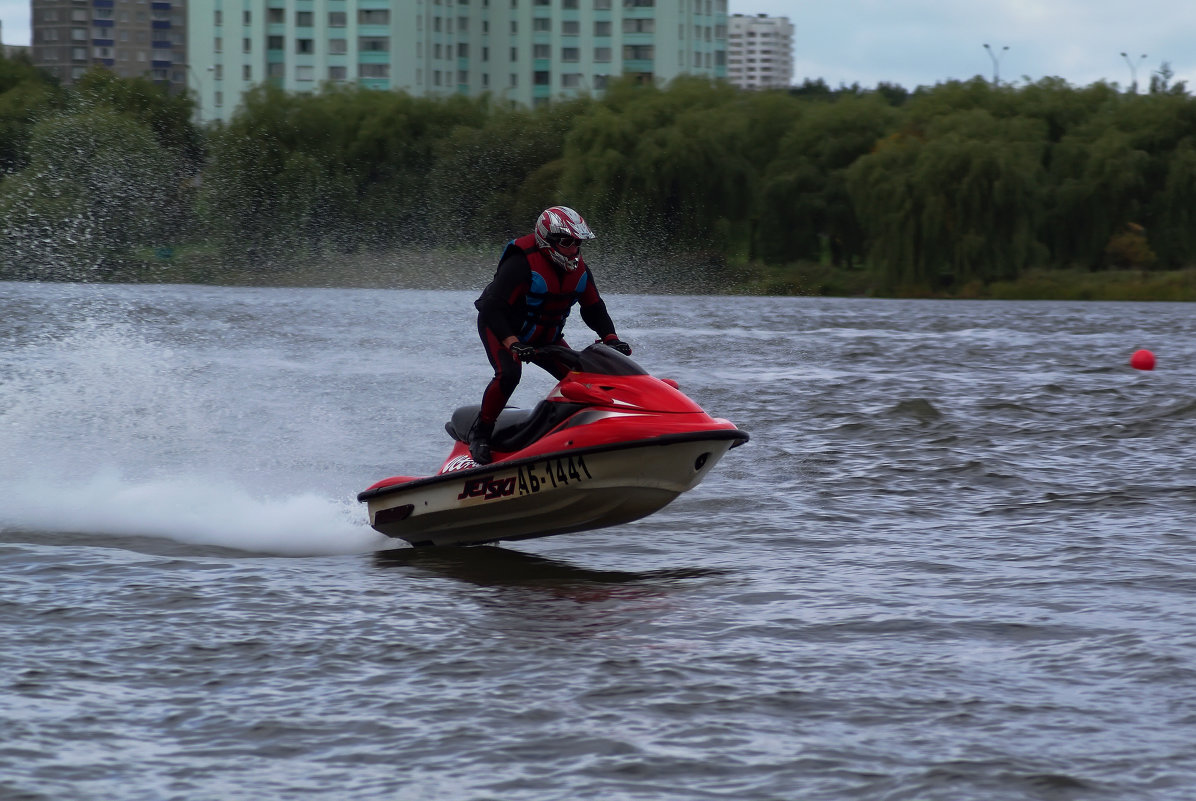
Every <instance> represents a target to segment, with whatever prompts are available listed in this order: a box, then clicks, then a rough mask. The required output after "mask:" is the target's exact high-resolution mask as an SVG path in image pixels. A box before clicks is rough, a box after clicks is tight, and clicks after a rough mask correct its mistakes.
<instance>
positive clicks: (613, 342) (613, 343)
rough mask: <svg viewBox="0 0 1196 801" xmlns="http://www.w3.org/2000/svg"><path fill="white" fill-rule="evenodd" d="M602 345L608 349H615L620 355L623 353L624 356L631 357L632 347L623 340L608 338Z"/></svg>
mask: <svg viewBox="0 0 1196 801" xmlns="http://www.w3.org/2000/svg"><path fill="white" fill-rule="evenodd" d="M602 344H603V345H606V346H607V347H608V348H614V349H615V350H617V351H618V352H619V353H622V354H623V355H624V356H630V355H631V346H630V345H628V344H627V343H626V342H624V341H623V340H621V339H619V338H618V337H608V338H606V339H604V340H602Z"/></svg>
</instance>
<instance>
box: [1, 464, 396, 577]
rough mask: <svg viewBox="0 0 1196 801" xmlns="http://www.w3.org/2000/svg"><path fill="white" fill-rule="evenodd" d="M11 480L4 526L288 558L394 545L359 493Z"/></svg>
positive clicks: (112, 475) (104, 478)
mask: <svg viewBox="0 0 1196 801" xmlns="http://www.w3.org/2000/svg"><path fill="white" fill-rule="evenodd" d="M3 483H4V484H6V485H7V486H0V497H4V499H5V500H4V502H3V503H2V504H0V526H13V527H16V528H23V529H31V530H35V531H55V532H60V531H71V532H86V533H94V534H112V535H134V536H147V537H163V538H167V539H172V540H176V541H178V542H186V543H190V544H196V545H217V546H222V547H227V548H237V549H241V550H246V551H253V552H257V553H273V554H280V555H286V556H315V555H326V554H347V553H363V552H368V551H373V550H377V549H378V548H379V547H382V546H383V545H384V544H386V543H388V542H390V540H388V539H387V538H386V537H384V536H382V535H381V534H378V533H377V532H376V531H374V530H373V529H371V528H369V526H368V525H367V523H366V519H365V510H364V509H363V508H362V506H361V505H360V504H358V503H357V502H356V500H355V499H352V498H345V499H343V500H335V499H330V498H326V497H320V496H318V495H316V494H314V493H304V494H296V495H280V496H277V497H258V496H255V495H253V494H251V493H250V492H248V491H246V490H245V489H243V488H241V487H239V486H236V485H234V484H232V483H229V482H222V481H219V480H213V479H194V480H191V479H178V478H175V479H168V480H145V481H133V480H128V479H125V478H122V476H121V475H120V474H119V473H118V472H117V471H115V470H108V471H103V472H100V473H98V474H96V475H94V476H92V477H91V478H90V479H85V480H83V481H79V480H74V481H63V480H57V481H53V482H50V481H46V480H37V479H22V480H19V481H16V482H14V481H13V480H12V479H8V480H5V481H4V482H3Z"/></svg>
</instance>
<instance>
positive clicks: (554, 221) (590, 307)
mask: <svg viewBox="0 0 1196 801" xmlns="http://www.w3.org/2000/svg"><path fill="white" fill-rule="evenodd" d="M593 238H594V232H593V231H591V230H590V227H589V226H588V225H586V221H585V220H583V219H582V218H581V215H580V214H578V213H577V212H576V211H574V210H573V209H570V208H566V207H565V206H553V207H552V208H550V209H545V210H544V211H543V212H541V213H540V216H539V218H538V219H537V220H536V228H535V231H534V232H533V233H530V234H528V235H526V236H522V237H519V238H518V239H513V240H511V241H510V242H508V243H507V246H506V249H504V250H503V253H502V257H501V258H500V259H499V262H498V270H497V271H496V272H495V273H494V280H493V281H491V282H490V284H489V286H487V287H486V289H485V290H484V291H483V292H482V296H481V297H480V298H478V299H477V301H476V302H475V303H474V304H473V305H474V307H475V308H477V310H478V333H479V334H480V335H481V337H482V344H483V345H484V346H485V347H486V356H487V357H488V358H489V359H490V364H491V366H492V367H494V377H493V378H492V379H490V383H489V384H488V385H487V386H486V391H485V393H484V394H483V395H482V409H481V412H480V413H479V414H478V419H477V421H476V422H475V423H474V424H473V428H472V429H470V432H469V453H470V455H471V456H472V457H473V460H474V461H475V462H477V463H478V464H487V463H488V462H490V460H491V454H490V436H491V435H492V434H493V433H494V422H495V421H496V420H497V419H498V413H499V412H501V411H502V409H503V407H504V406H505V405H506V403H507V401H508V400H509V399H510V397H511V394H512V393H513V392H514V391H515V387H517V386H518V385H519V379H520V378H521V377H522V375H523V366H522V365H521V364H520V362H532V363H533V364H535V365H537V366H539V367H542V368H543V369H545V370H547V371H548V372H549V373H551V374H552V375H553V377H554V378H557V379H561V378H564V376H565V374H566V373H567V372H568V368H567V367H565V366H564V365H562V364H560V363H558V362H557V361H555V360H554V359H552V358H551V356H545V355H542V354H539V353H537V351H536V348H537V347H539V346H543V345H565V346H566V347H568V345H566V343H565V340H564V339H562V337H561V333H562V330H563V329H564V327H565V320H566V318H568V316H569V312H570V310H572V308H573V304H574V303H579V304H580V305H581V319H582V320H583V321H584V322H585V324H586V325H588V326H589V327H590V328H592V329H594V331H595V333H597V334H598V336H600V337H601V338H602V342H604V343H606V344H607V345H609V346H610V347H612V348H614V349H615V350H617V351H619V352H620V353H623V354H625V355H627V356H630V355H631V346H630V345H628V344H627V343H626V342H623V341H622V340H620V339H619V338H618V336H616V335H615V326H614V323H612V322H611V319H610V315H609V314H608V313H607V311H606V303H604V302H603V300H602V297H601V296H600V295H599V294H598V287H597V286H596V285H595V284H594V276H593V275H592V274H591V273H590V268H589V267H587V266H586V263H585V260H584V259H582V257H581V243H582V242H584V241H585V240H587V239H593Z"/></svg>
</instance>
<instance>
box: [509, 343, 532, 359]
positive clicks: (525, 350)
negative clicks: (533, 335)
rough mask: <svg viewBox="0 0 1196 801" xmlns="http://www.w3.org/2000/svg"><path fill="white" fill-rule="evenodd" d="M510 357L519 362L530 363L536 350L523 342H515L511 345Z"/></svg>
mask: <svg viewBox="0 0 1196 801" xmlns="http://www.w3.org/2000/svg"><path fill="white" fill-rule="evenodd" d="M511 355H512V356H514V357H515V358H516V359H518V360H519V361H521V362H530V361H531V360H532V358H533V357H534V356H535V355H536V349H535V348H533V347H532V346H531V345H528V344H526V343H524V342H516V343H514V344H512V345H511Z"/></svg>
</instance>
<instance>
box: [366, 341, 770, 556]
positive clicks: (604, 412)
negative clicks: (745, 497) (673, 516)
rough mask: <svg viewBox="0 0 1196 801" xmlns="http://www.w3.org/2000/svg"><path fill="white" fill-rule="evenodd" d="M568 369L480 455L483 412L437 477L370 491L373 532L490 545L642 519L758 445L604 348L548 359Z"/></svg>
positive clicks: (504, 419) (466, 412) (504, 423)
mask: <svg viewBox="0 0 1196 801" xmlns="http://www.w3.org/2000/svg"><path fill="white" fill-rule="evenodd" d="M538 352H539V353H540V354H542V355H546V356H550V357H551V358H553V359H555V360H557V361H558V362H560V363H562V364H563V365H564V366H566V367H567V368H568V370H569V372H568V374H567V375H566V376H565V377H564V378H562V379H561V380H560V381H559V382H558V383H557V384H556V386H555V387H553V388H552V390H551V391H550V392H549V393H548V396H547V397H546V398H545V399H544V400H542V401H540V402H539V403H538V404H537V405H536V406H535V408H533V409H513V408H507V409H504V410H503V411H502V413H501V414H500V415H499V418H498V421H497V422H496V423H495V426H494V433H493V435H492V436H491V439H490V444H491V450H492V452H493V456H494V459H493V461H492V462H490V463H489V464H485V465H479V464H477V463H475V462H474V460H473V459H472V458H471V457H470V455H469V430H470V428H471V427H472V426H473V424H474V421H475V420H476V419H477V416H478V413H479V411H480V410H481V407H480V406H463V407H461V408H459V409H457V410H456V411H455V412H454V413H453V415H452V419H450V420H449V421H448V422H447V423H446V424H445V430H446V431H447V432H448V434H449V436H450V437H452V439H453V448H452V451H451V452H450V453H449V455H448V458H447V459H445V461H444V464H442V465H441V467H440V470H439V471H438V472H437V473H436V475H433V476H424V477H417V476H393V477H391V478H385V479H383V480H381V481H379V482H377V483H376V484H374V485H373V486H371V487H369V488H368V489H366V490H364V491H363V492H361V493H359V494H358V496H357V500H358V501H361V502H362V503H365V504H367V507H368V510H369V517H370V525H371V526H372V527H373V528H374V529H376V530H377V531H380V532H381V533H383V534H385V535H386V536H388V537H394V538H397V539H402V540H406V541H407V542H409V543H411V544H412V545H415V546H427V545H437V546H439V545H480V544H482V543H487V542H498V541H500V540H508V541H509V540H524V539H531V538H533V537H547V536H551V535H555V534H566V533H569V532H575V531H587V530H590V529H596V528H602V527H605V526H614V525H619V524H622V523H628V522H631V521H632V520H638V519H640V518H641V517H644V516H646V515H650V514H652V513H653V512H656V511H658V510H660V509H661V508H663V507H664V506H665V505H666V504H668V503H669V502H670V501H672V500H673V499H674V498H676V497H677V496H678V495H680V494H681V493H683V492H685V491H687V490H691V489H693V488H694V487H695V486H697V485H698V483H699V482H700V481H701V480H702V479H703V478H705V477H706V475H707V474H708V473H709V472H710V470H711V469H712V468H713V467H714V465H715V464H716V463H717V462H718V460H719V459H721V458H722V457H723V455H724V454H725V453H726V452H727V451H728V450H730V449H731V448H734V447H736V446H739V445H742V444H743V443H745V442H747V441H748V435H747V434H746V433H745V432H743V431H740V430H739V429H738V428H736V427H735V425H734V424H733V423H731V422H730V421H728V420H723V419H721V418H714V417H711V416H710V415H708V414H706V412H704V411H703V410H702V408H701V407H700V406H698V404H696V403H694V402H693V401H692V400H690V399H689V398H688V397H686V395H685V394H684V393H682V392H681V391H680V390H679V389H678V387H677V382H676V381H672V380H669V379H660V378H655V377H653V376H651V375H649V374H648V373H647V371H646V370H644V369H643V368H642V367H640V366H639V365H638V364H636V363H635V362H634V361H632V360H631V359H630V358H629V357H627V356H624V355H623V354H621V353H619V352H618V351H616V350H614V349H613V348H610V347H608V346H606V345H603V344H601V343H595V344H593V345H591V346H589V347H587V348H585V349H584V350H580V351H575V350H573V349H571V348H567V347H562V346H557V345H553V346H548V347H544V348H540V349H538Z"/></svg>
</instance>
